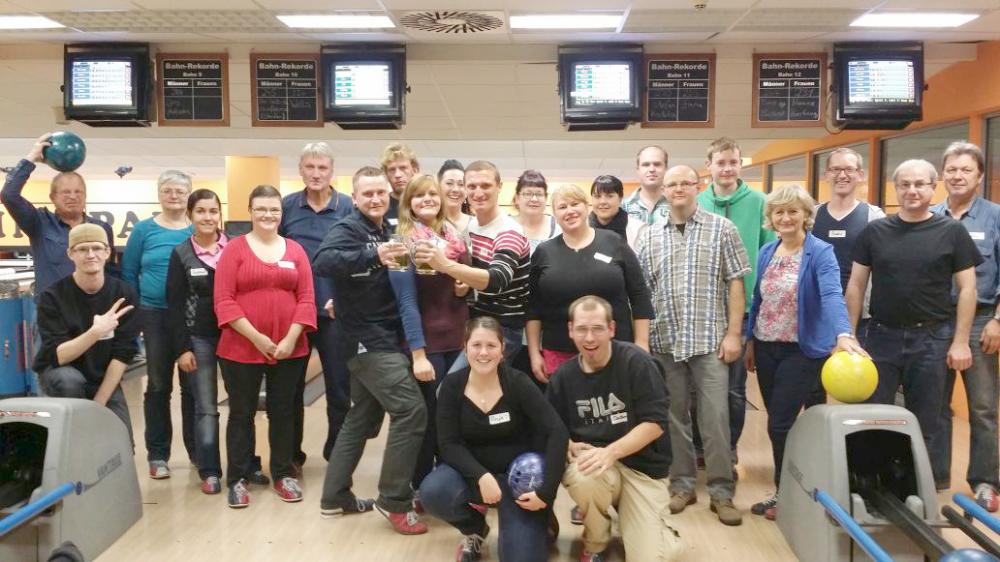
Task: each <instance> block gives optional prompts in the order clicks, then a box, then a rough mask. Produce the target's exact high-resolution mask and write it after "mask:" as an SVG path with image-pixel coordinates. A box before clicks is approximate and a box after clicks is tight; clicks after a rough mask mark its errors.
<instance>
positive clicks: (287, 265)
mask: <svg viewBox="0 0 1000 562" xmlns="http://www.w3.org/2000/svg"><path fill="white" fill-rule="evenodd" d="M278 267H280V268H281V269H295V262H293V261H285V260H278Z"/></svg>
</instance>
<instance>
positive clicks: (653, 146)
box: [635, 144, 670, 168]
mask: <svg viewBox="0 0 1000 562" xmlns="http://www.w3.org/2000/svg"><path fill="white" fill-rule="evenodd" d="M647 148H655V149H657V150H659V151H660V152H662V153H663V167H664V168H666V167H667V162H668V161H669V160H670V156H669V155H668V154H667V149H666V148H663V147H662V146H660V145H658V144H650V145H647V146H644V147H642V148H640V149H639V152H636V153H635V165H636V166H638V165H639V157H640V156H642V153H643V152H644V151H645V150H646V149H647Z"/></svg>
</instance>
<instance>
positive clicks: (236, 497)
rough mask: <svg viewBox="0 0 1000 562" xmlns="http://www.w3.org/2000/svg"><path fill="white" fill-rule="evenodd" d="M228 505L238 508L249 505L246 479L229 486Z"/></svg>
mask: <svg viewBox="0 0 1000 562" xmlns="http://www.w3.org/2000/svg"><path fill="white" fill-rule="evenodd" d="M228 499H229V507H232V508H234V509H239V508H243V507H246V506H248V505H250V492H248V491H247V482H246V480H239V481H238V482H236V483H235V484H233V485H232V486H231V487H230V488H229V498H228Z"/></svg>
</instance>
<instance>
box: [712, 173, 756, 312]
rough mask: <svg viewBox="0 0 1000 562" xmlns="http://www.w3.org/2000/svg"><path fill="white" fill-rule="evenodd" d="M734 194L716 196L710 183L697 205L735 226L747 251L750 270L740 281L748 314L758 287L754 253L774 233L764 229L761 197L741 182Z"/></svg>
mask: <svg viewBox="0 0 1000 562" xmlns="http://www.w3.org/2000/svg"><path fill="white" fill-rule="evenodd" d="M738 182H739V185H738V187H737V188H736V191H734V192H733V193H732V195H729V196H728V197H722V196H718V195H716V194H715V184H714V183H712V184H709V186H708V189H706V190H705V191H702V192H701V193H699V194H698V205H700V206H701V208H703V209H705V210H706V211H708V212H710V213H714V214H716V215H720V216H723V217H726V218H727V219H729V220H731V221H733V223H735V224H736V230H738V231H739V233H740V240H742V241H743V245H744V246H745V247H746V250H747V257H749V258H750V264H751V267H752V268H753V271H751V272H750V275H747V276H746V277H744V278H743V291H744V293H745V294H746V309H745V310H746V311H747V312H749V311H750V301H751V299H752V297H753V288H754V285H756V284H757V254H758V251H759V250H760V248H761V246H763V245H764V244H767V243H768V242H770V241H772V240H774V239H775V235H774V232H772V231H770V230H767V229H765V228H764V199H765V197H764V194H763V193H761V192H759V191H754V190H752V189H750V188H749V187H747V185H746V184H745V183H743V180H738Z"/></svg>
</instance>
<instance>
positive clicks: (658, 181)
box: [622, 145, 667, 224]
mask: <svg viewBox="0 0 1000 562" xmlns="http://www.w3.org/2000/svg"><path fill="white" fill-rule="evenodd" d="M635 168H636V170H635V171H636V175H638V176H639V189H637V190H635V191H634V192H633V193H632V195H629V196H628V197H626V198H625V200H624V201H623V202H622V208H623V209H625V212H626V213H628V214H629V216H631V217H634V218H635V219H636V220H638V221H640V222H642V223H643V224H653V223H654V222H656V221H657V220H658V219H662V218H663V217H665V216H667V200H666V198H664V197H663V174H664V172H666V171H667V151H666V150H665V149H664V148H663V147H662V146H658V145H650V146H646V147H643V148H642V149H641V150H639V153H638V154H636V155H635Z"/></svg>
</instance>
